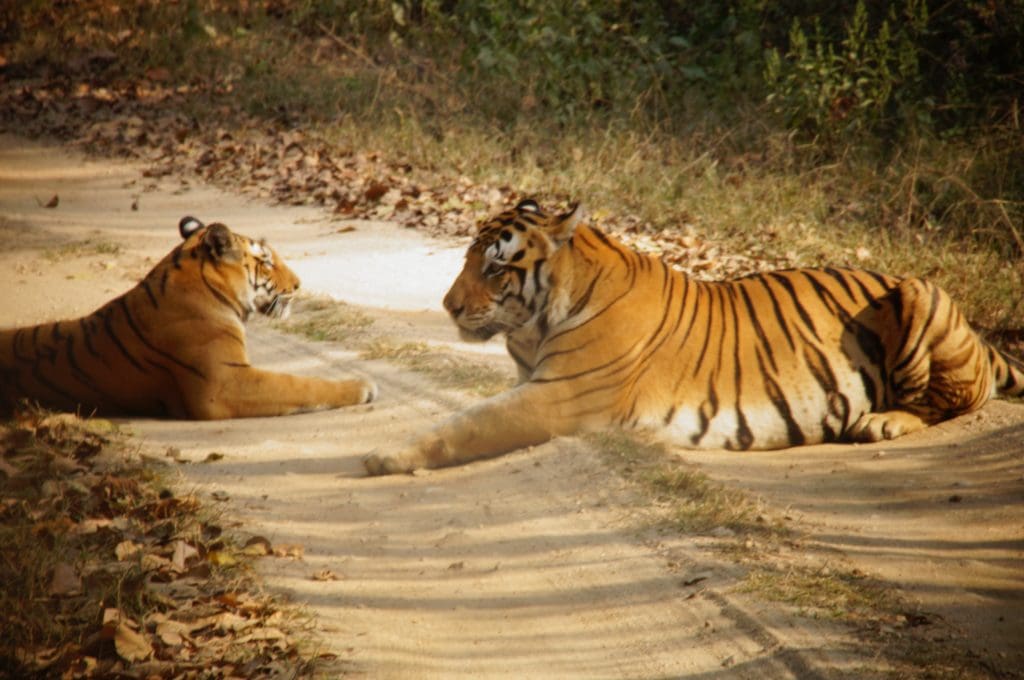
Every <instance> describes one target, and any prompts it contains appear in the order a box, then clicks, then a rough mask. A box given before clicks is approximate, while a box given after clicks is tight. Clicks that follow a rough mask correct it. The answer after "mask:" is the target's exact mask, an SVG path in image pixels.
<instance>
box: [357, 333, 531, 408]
mask: <svg viewBox="0 0 1024 680" xmlns="http://www.w3.org/2000/svg"><path fill="white" fill-rule="evenodd" d="M360 357H361V358H363V359H371V360H372V359H382V360H384V361H390V362H393V363H396V364H398V365H399V366H404V367H406V368H409V369H411V370H413V371H415V372H417V373H420V374H422V375H425V376H427V377H429V378H431V379H432V380H435V381H437V383H438V384H440V385H441V386H442V387H449V388H454V389H459V390H464V391H467V392H471V393H473V394H476V395H479V396H481V397H489V396H493V395H495V394H498V393H499V392H504V391H505V390H507V389H509V388H511V387H512V385H513V381H512V379H511V378H510V377H509V376H508V374H507V373H504V372H502V371H498V370H495V369H493V368H491V367H489V366H485V365H483V364H482V363H479V362H474V361H471V360H467V359H466V358H465V357H461V356H456V355H455V354H453V353H451V352H448V351H446V350H443V349H439V348H437V347H432V346H431V345H428V344H427V343H423V342H403V343H395V342H393V341H391V340H389V339H384V338H378V339H375V340H372V341H370V342H369V343H367V344H366V346H365V347H364V348H363V350H362V352H361V353H360Z"/></svg>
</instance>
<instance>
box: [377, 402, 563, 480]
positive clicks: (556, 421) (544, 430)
mask: <svg viewBox="0 0 1024 680" xmlns="http://www.w3.org/2000/svg"><path fill="white" fill-rule="evenodd" d="M570 405H571V400H570V399H567V398H565V397H564V396H563V395H562V390H560V389H558V388H555V387H554V386H552V385H550V384H536V383H527V384H524V385H521V386H519V387H516V388H514V389H512V390H510V391H509V392H506V393H504V394H501V395H498V396H497V397H493V398H491V399H488V400H487V401H484V402H481V403H480V404H477V405H476V406H473V407H472V408H469V409H467V410H465V411H462V412H461V413H458V414H456V415H454V416H452V417H451V418H449V419H448V420H446V421H445V422H443V423H441V424H440V425H438V426H436V427H434V428H432V429H431V430H429V431H428V432H426V433H425V434H422V435H420V436H418V437H416V438H414V439H413V440H412V441H411V442H410V443H409V444H407V445H406V446H405V447H404V448H402V449H400V450H399V451H396V452H394V453H388V454H385V453H380V452H376V451H375V452H373V453H371V454H369V455H368V456H367V457H366V458H365V459H364V461H363V463H364V464H365V466H366V471H367V472H368V473H369V474H371V475H385V474H394V473H398V472H411V471H413V470H416V469H419V468H438V467H445V466H449V465H459V464H462V463H468V462H470V461H474V460H479V459H482V458H490V457H493V456H497V455H500V454H502V453H507V452H509V451H513V450H515V449H520V448H523V447H527V446H534V445H536V444H542V443H544V442H546V441H548V440H549V439H551V438H552V437H554V436H557V435H561V434H570V433H572V432H575V431H576V430H578V429H579V428H580V426H581V424H582V423H581V422H580V420H579V418H578V417H575V416H573V415H572V414H571V413H569V412H568V411H569V408H568V407H569V406H570Z"/></svg>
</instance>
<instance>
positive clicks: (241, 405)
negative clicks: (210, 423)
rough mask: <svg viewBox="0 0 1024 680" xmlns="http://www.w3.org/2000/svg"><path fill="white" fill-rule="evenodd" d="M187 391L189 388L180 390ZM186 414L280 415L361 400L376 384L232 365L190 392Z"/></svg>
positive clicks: (374, 392)
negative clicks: (192, 395) (226, 371)
mask: <svg viewBox="0 0 1024 680" xmlns="http://www.w3.org/2000/svg"><path fill="white" fill-rule="evenodd" d="M183 391H184V392H185V393H186V394H189V393H190V391H189V390H187V389H186V390H183ZM191 393H192V394H194V395H195V396H194V397H192V398H191V399H189V400H187V401H186V409H187V410H188V412H189V416H190V417H192V418H195V419H200V420H216V419H221V418H255V417H263V416H282V415H288V414H292V413H302V412H306V411H321V410H325V409H333V408H340V407H342V406H351V405H353V404H365V403H366V402H369V401H373V399H375V398H376V396H377V386H376V385H375V384H374V383H372V382H370V381H368V380H362V379H358V378H357V379H350V380H324V379H321V378H308V377H304V376H297V375H288V374H286V373H274V372H271V371H264V370H261V369H258V368H252V367H250V366H244V367H241V366H240V367H237V368H232V369H231V372H230V373H228V374H227V375H222V376H220V377H219V378H217V379H214V380H211V381H210V382H208V383H205V384H204V385H203V386H202V389H198V390H195V391H194V392H191Z"/></svg>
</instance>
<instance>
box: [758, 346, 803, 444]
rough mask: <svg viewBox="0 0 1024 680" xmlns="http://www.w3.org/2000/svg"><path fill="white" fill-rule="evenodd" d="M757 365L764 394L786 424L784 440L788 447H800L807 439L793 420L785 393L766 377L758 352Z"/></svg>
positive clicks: (773, 380) (768, 376)
mask: <svg viewBox="0 0 1024 680" xmlns="http://www.w3.org/2000/svg"><path fill="white" fill-rule="evenodd" d="M756 355H757V365H758V368H760V369H761V376H762V377H763V378H764V387H765V392H767V394H768V399H769V400H770V401H771V402H772V406H774V407H775V410H776V411H778V412H779V416H781V417H782V422H784V423H785V424H786V438H787V439H788V440H789V445H790V446H800V445H802V444H805V443H806V442H807V437H806V436H805V435H804V433H803V430H801V429H800V424H799V423H797V422H796V419H795V418H793V409H792V408H791V407H790V405H789V400H787V399H786V394H785V392H783V391H782V388H781V387H779V383H778V382H776V381H775V378H773V377H772V376H770V375H768V371H766V370H765V365H764V359H763V358H762V356H761V352H760V350H758V351H757V352H756Z"/></svg>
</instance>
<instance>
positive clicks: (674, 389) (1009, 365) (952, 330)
mask: <svg viewBox="0 0 1024 680" xmlns="http://www.w3.org/2000/svg"><path fill="white" fill-rule="evenodd" d="M444 305H445V307H446V308H447V310H448V311H449V313H450V314H451V316H452V318H453V319H454V321H455V323H456V324H457V326H458V328H459V331H460V332H461V334H462V336H463V337H464V338H466V339H470V340H485V339H487V338H490V337H491V336H493V335H495V334H497V333H504V334H505V335H506V336H507V347H508V351H509V353H510V354H511V355H512V358H513V359H514V360H515V363H516V365H517V366H518V369H519V385H518V386H517V387H515V388H514V389H512V390H511V391H509V392H506V393H504V394H501V395H498V396H496V397H494V398H491V399H488V400H486V401H484V402H482V403H480V404H478V405H476V406H474V407H472V408H470V409H468V410H466V411H464V412H462V413H459V414H457V415H455V416H454V417H452V418H450V419H449V420H447V421H445V422H443V423H441V424H440V425H438V426H436V427H435V428H434V429H432V430H430V431H429V432H427V433H426V434H424V435H422V436H420V437H418V438H417V439H415V440H414V441H412V442H411V443H410V444H408V445H407V446H405V447H404V448H401V449H399V450H398V451H395V452H390V453H385V452H378V453H373V454H371V455H370V456H368V457H367V458H366V460H365V464H366V467H367V470H368V471H369V472H370V473H371V474H384V473H393V472H401V471H409V470H412V469H415V468H419V467H438V466H444V465H451V464H457V463H465V462H466V461H471V460H476V459H479V458H483V457H487V456H494V455H497V454H500V453H503V452H506V451H510V450H512V449H516V448H520V447H524V446H529V445H532V444H538V443H541V442H544V441H546V440H548V439H550V438H551V437H552V436H555V435H565V434H570V433H574V432H579V431H582V430H586V429H593V428H602V427H607V426H620V427H652V426H653V427H658V428H666V429H667V430H668V432H669V434H670V435H671V438H672V439H673V440H675V441H677V442H679V443H681V444H683V445H686V446H689V447H700V448H727V449H773V448H781V447H787V446H795V445H799V444H813V443H818V442H828V441H879V440H882V439H891V438H894V437H899V436H900V435H903V434H905V433H908V432H913V431H915V430H918V429H920V428H923V427H925V426H927V425H929V424H932V423H936V422H938V421H941V420H944V419H946V418H950V417H952V416H955V415H958V414H962V413H967V412H970V411H973V410H975V409H977V408H979V407H981V406H982V405H983V404H984V403H985V402H986V401H987V400H988V399H989V397H990V396H992V395H994V394H995V393H997V392H1001V393H1003V394H1008V395H1019V394H1021V393H1022V392H1024V370H1022V369H1024V364H1022V363H1021V362H1019V361H1017V360H1015V359H1013V358H1011V357H1008V356H1006V355H1004V354H1002V353H1001V352H999V351H998V350H996V349H995V348H993V347H992V346H991V345H989V344H987V343H986V342H985V341H984V340H982V339H981V338H980V337H979V336H978V335H977V334H976V333H975V332H974V331H973V330H972V329H971V328H970V327H969V326H968V324H967V323H966V321H965V320H964V318H963V316H962V315H961V312H960V310H959V309H957V307H956V305H955V304H954V303H953V302H952V301H951V300H950V298H949V296H948V295H947V294H946V293H945V292H944V291H943V290H941V289H940V288H938V287H936V286H935V285H933V284H931V283H928V282H926V281H923V280H921V279H916V278H898V277H894V276H885V275H881V274H875V273H872V272H868V271H862V270H854V269H831V268H829V269H789V270H783V271H776V272H771V273H764V274H757V275H752V276H747V277H745V278H740V279H737V280H733V281H724V282H713V283H708V282H700V281H695V280H693V279H691V278H689V277H687V276H686V275H684V274H682V273H681V272H678V271H675V270H673V269H671V268H669V267H668V266H667V265H666V264H665V263H664V262H663V261H661V260H660V259H659V258H657V257H652V256H650V255H643V254H640V253H637V252H635V251H633V250H631V249H629V248H627V247H626V246H624V245H623V244H622V243H620V242H618V241H616V240H615V239H613V238H612V237H610V236H608V235H607V234H604V233H602V232H601V231H598V230H597V229H594V228H592V227H589V226H586V225H584V224H582V223H581V212H580V210H579V209H578V208H577V209H575V210H572V211H571V212H569V213H567V214H562V215H554V214H547V213H545V212H543V211H542V210H541V209H540V208H539V207H538V205H537V203H535V202H534V201H530V200H527V201H523V202H521V203H520V204H519V205H517V206H516V207H515V208H514V209H513V210H509V211H507V212H503V213H501V214H500V215H497V216H496V217H494V218H493V219H491V220H489V221H487V222H485V223H483V224H482V225H481V226H480V229H479V232H478V233H477V235H476V238H475V239H474V240H473V242H472V243H471V244H470V246H469V250H468V252H467V254H466V260H465V266H464V268H463V269H462V272H461V273H460V274H459V276H458V278H457V279H456V281H455V283H454V284H453V285H452V287H451V290H450V291H449V292H448V294H447V296H446V297H445V299H444Z"/></svg>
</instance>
